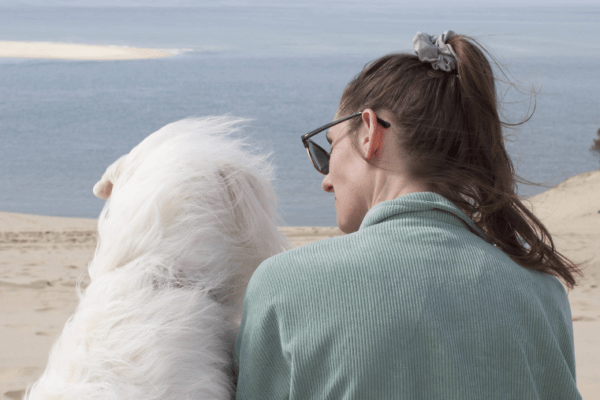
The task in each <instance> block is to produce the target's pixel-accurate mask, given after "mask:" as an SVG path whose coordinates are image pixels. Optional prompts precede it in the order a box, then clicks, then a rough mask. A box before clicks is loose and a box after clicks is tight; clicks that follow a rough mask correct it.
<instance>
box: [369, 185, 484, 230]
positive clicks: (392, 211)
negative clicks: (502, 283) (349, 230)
mask: <svg viewBox="0 0 600 400" xmlns="http://www.w3.org/2000/svg"><path fill="white" fill-rule="evenodd" d="M422 211H439V212H442V213H446V214H448V213H449V214H451V215H453V216H455V217H457V218H458V219H459V220H460V221H462V225H463V226H465V225H466V228H468V229H469V230H470V231H471V232H473V233H475V234H476V235H478V236H480V237H481V238H482V239H484V240H486V241H489V240H488V239H487V235H486V234H485V233H484V232H483V231H482V230H481V229H480V228H479V227H478V226H477V225H476V224H475V222H473V220H471V218H469V217H468V216H467V215H466V214H465V213H464V212H462V210H461V209H460V208H458V207H457V206H456V205H454V203H452V202H451V201H450V200H448V199H446V198H445V197H443V196H441V195H439V194H437V193H432V192H417V193H410V194H407V195H404V196H400V197H398V198H396V199H394V200H389V201H384V202H381V203H379V204H376V205H375V206H374V207H373V208H371V209H370V210H369V212H367V215H365V218H364V219H363V221H362V223H361V224H360V228H359V230H360V229H364V228H367V227H369V226H372V225H375V224H378V223H380V222H382V221H384V220H386V219H389V218H393V217H396V216H398V215H400V214H405V213H412V212H422Z"/></svg>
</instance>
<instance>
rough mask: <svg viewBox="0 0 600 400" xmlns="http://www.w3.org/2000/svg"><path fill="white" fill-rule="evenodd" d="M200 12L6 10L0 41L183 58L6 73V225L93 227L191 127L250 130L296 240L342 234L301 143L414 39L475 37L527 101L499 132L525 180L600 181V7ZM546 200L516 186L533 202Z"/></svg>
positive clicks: (0, 78)
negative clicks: (208, 120) (122, 183)
mask: <svg viewBox="0 0 600 400" xmlns="http://www.w3.org/2000/svg"><path fill="white" fill-rule="evenodd" d="M338 4H339V7H331V6H327V5H323V4H322V3H311V4H309V3H307V4H305V5H296V6H289V7H284V6H262V7H242V6H213V7H198V8H139V7H138V8H74V7H54V8H40V7H19V8H0V40H28V41H56V42H72V43H88V44H106V45H127V46H138V47H156V48H163V49H178V50H179V51H180V52H181V54H179V55H177V56H175V57H172V58H165V59H158V60H136V61H106V62H87V61H50V60H23V59H0V139H1V141H0V188H1V190H0V210H1V211H12V212H22V213H34V214H44V215H57V216H76V217H96V216H97V215H98V214H99V212H100V209H101V208H102V205H103V202H102V201H101V200H99V199H96V198H95V197H94V196H93V194H92V186H93V185H94V183H95V182H96V181H97V180H98V179H99V178H100V176H101V175H102V173H103V172H104V170H105V168H106V167H107V166H108V165H109V164H110V163H112V162H113V161H114V160H115V159H117V158H118V157H119V156H121V155H122V154H125V153H127V152H128V151H129V150H130V149H131V148H132V147H133V146H134V145H136V144H137V143H139V142H140V141H141V140H142V139H143V138H144V137H145V136H147V135H148V134H150V133H152V132H154V131H156V130H157V129H159V128H160V127H162V126H163V125H165V124H167V123H169V122H173V121H176V120H178V119H181V118H185V117H190V116H204V115H215V114H216V115H221V114H229V115H233V116H240V117H247V118H251V119H252V120H253V121H252V122H250V123H249V124H248V126H247V129H246V130H245V132H244V135H245V136H248V137H249V140H250V142H251V143H253V144H255V145H257V146H260V147H261V148H264V149H265V151H266V152H271V153H272V156H271V161H272V163H273V164H274V165H275V167H276V174H277V181H276V182H275V185H276V191H277V193H278V196H279V208H280V213H281V215H282V217H283V219H284V220H285V221H286V223H287V224H289V225H321V226H327V225H335V211H334V208H333V196H331V195H329V194H327V193H324V192H322V191H321V188H320V186H321V176H320V175H319V174H318V173H317V172H316V171H315V170H314V169H313V167H312V166H311V164H310V162H309V160H308V158H307V157H306V152H305V150H304V148H303V147H302V144H301V142H300V135H302V134H303V133H306V132H308V131H309V130H311V129H314V128H316V127H318V126H320V125H322V124H324V123H326V122H328V121H330V120H331V118H332V116H333V114H334V113H335V110H336V108H337V104H338V101H339V97H340V95H341V93H342V91H343V89H344V86H345V85H346V83H347V82H348V81H349V80H350V79H351V78H352V77H353V76H354V75H355V74H357V73H358V72H359V71H360V69H361V68H362V67H363V65H364V64H366V63H367V62H369V61H370V60H373V59H374V58H376V57H378V56H380V55H383V54H386V53H389V52H394V51H411V43H412V37H413V36H414V34H415V32H417V31H424V32H428V33H431V34H439V33H441V32H443V31H445V30H447V29H453V30H455V31H456V32H459V33H465V34H470V35H474V36H476V37H478V38H479V39H480V40H481V41H482V42H483V43H484V44H486V45H487V47H488V48H489V49H490V50H492V52H493V53H494V54H495V55H496V57H497V58H498V60H499V61H500V62H501V63H502V64H503V65H504V66H505V67H506V68H507V69H508V71H509V72H510V73H511V74H512V77H511V79H512V80H513V81H515V82H516V83H517V84H518V85H520V87H521V88H522V89H523V90H524V94H519V93H518V92H517V91H515V90H512V91H510V92H509V93H508V96H507V98H506V99H507V101H506V103H505V109H504V111H505V120H508V121H509V122H516V121H519V120H520V119H521V118H523V117H524V116H526V115H527V109H528V104H529V101H528V100H529V97H530V96H529V90H530V89H531V86H532V85H533V86H534V88H535V90H536V91H539V94H538V96H537V98H536V102H537V104H536V106H537V108H536V111H535V113H534V115H533V117H532V118H531V120H530V121H529V122H528V123H527V124H525V125H523V126H521V127H520V128H518V129H517V130H514V131H507V132H506V133H507V135H509V140H510V141H509V142H507V146H508V148H509V152H510V153H511V155H512V157H513V160H514V162H515V164H516V166H517V172H518V173H519V174H520V175H521V176H523V177H524V178H526V179H529V180H532V181H535V182H540V183H545V184H556V183H558V182H560V181H561V180H564V179H565V178H567V177H569V176H572V175H575V174H579V173H582V172H586V171H590V170H593V169H597V168H598V166H599V162H598V161H599V160H598V159H597V158H595V157H594V155H593V154H592V153H591V152H590V151H589V150H588V149H589V147H590V146H591V144H592V140H593V139H594V138H595V136H596V130H597V129H598V128H600V89H599V88H600V74H599V73H598V72H599V71H600V69H599V68H600V67H599V66H600V42H599V41H598V40H596V39H595V38H598V37H599V36H600V23H598V21H600V5H598V4H597V3H596V4H594V5H593V4H590V5H580V6H574V7H546V8H540V7H536V8H533V7H529V8H528V7H526V6H520V7H512V8H499V7H498V8H489V7H488V8H479V9H477V8H475V9H469V10H462V11H460V12H457V11H452V10H450V9H448V10H444V9H443V8H442V9H438V10H437V11H436V13H435V15H436V16H435V17H432V15H431V10H427V9H425V8H419V7H417V6H413V7H412V8H405V7H400V6H398V5H392V4H387V3H386V2H385V1H381V2H378V3H375V5H374V6H373V7H371V8H369V9H368V10H363V9H361V8H359V7H358V5H357V6H353V5H352V4H350V5H344V4H343V3H338ZM543 190H544V189H543V188H539V187H529V186H521V187H519V193H520V194H522V195H524V196H529V195H533V194H536V193H539V192H541V191H543Z"/></svg>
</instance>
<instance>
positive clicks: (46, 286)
mask: <svg viewBox="0 0 600 400" xmlns="http://www.w3.org/2000/svg"><path fill="white" fill-rule="evenodd" d="M531 204H532V207H533V210H534V211H535V213H536V214H537V215H538V216H540V218H542V220H543V221H544V223H545V224H546V225H547V226H548V228H549V229H550V231H551V233H552V234H553V236H554V238H555V240H556V244H557V246H558V248H559V250H561V251H562V252H564V254H565V255H567V256H568V257H570V258H572V259H573V260H574V261H576V262H580V263H584V264H583V268H584V272H585V276H584V277H583V278H582V279H581V281H580V283H579V285H578V286H577V287H576V288H575V289H573V290H571V291H570V292H569V298H570V301H571V307H572V311H573V321H574V322H573V324H574V329H575V349H576V357H577V374H578V384H579V387H580V390H581V392H582V395H583V398H584V399H586V400H594V399H600V364H599V363H598V361H597V360H599V359H600V342H599V341H598V337H600V288H599V286H600V171H594V172H590V173H587V174H582V175H578V176H575V177H573V178H570V179H568V180H567V181H565V182H563V183H562V184H560V185H558V186H557V187H556V188H554V189H551V190H548V191H547V192H545V193H543V194H541V195H538V196H536V197H534V198H533V199H531ZM95 229H96V220H95V219H77V218H58V217H44V216H35V215H26V214H15V213H0V338H1V339H2V340H0V398H2V396H3V397H4V398H6V399H20V398H21V396H22V394H23V390H24V389H25V387H26V386H27V385H28V384H31V383H33V382H34V381H35V380H36V379H37V377H38V376H39V375H40V374H41V372H42V371H43V369H44V368H45V365H46V361H47V356H48V351H49V349H50V346H51V345H52V343H53V342H54V340H55V339H56V337H57V336H58V334H59V333H60V332H61V330H62V327H63V325H64V323H65V321H66V320H67V318H68V317H69V316H70V315H71V314H72V313H73V311H74V310H75V307H76V305H77V302H78V299H77V295H76V293H75V284H76V283H77V281H78V279H82V280H83V283H84V284H85V282H86V277H85V271H86V267H87V263H88V262H89V261H90V260H91V258H92V254H93V251H94V248H95V246H96V230H95ZM281 230H282V232H283V233H284V234H285V235H287V236H288V238H289V239H290V240H291V242H292V243H293V245H294V246H299V245H303V244H306V243H309V242H312V241H315V240H319V239H323V238H326V237H331V236H335V235H339V234H341V232H340V231H339V230H338V229H337V228H314V227H284V228H281Z"/></svg>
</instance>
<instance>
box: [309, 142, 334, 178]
mask: <svg viewBox="0 0 600 400" xmlns="http://www.w3.org/2000/svg"><path fill="white" fill-rule="evenodd" d="M308 153H309V154H310V159H311V160H312V162H313V164H314V166H315V168H316V169H317V171H319V172H320V173H322V174H325V175H327V174H328V173H329V153H327V152H326V151H325V150H323V148H322V147H321V146H319V145H318V144H316V143H315V142H313V141H312V140H308Z"/></svg>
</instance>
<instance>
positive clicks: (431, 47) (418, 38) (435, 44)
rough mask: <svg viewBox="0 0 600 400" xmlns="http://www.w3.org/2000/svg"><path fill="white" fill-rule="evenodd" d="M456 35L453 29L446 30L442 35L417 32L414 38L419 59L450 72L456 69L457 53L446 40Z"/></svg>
mask: <svg viewBox="0 0 600 400" xmlns="http://www.w3.org/2000/svg"><path fill="white" fill-rule="evenodd" d="M455 35H456V34H455V33H454V32H452V31H446V32H444V33H442V34H441V35H440V36H433V35H428V34H426V33H423V32H417V34H416V35H415V38H414V39H413V48H414V49H415V53H416V54H417V56H419V60H421V61H423V62H428V63H431V66H432V67H433V69H441V70H442V71H446V72H450V71H452V70H454V69H456V54H454V50H453V49H452V46H450V45H449V44H446V42H447V41H448V39H449V38H451V37H452V36H455Z"/></svg>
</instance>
